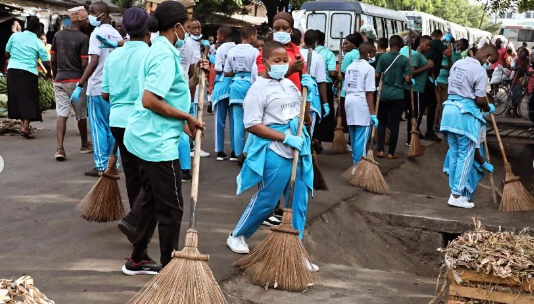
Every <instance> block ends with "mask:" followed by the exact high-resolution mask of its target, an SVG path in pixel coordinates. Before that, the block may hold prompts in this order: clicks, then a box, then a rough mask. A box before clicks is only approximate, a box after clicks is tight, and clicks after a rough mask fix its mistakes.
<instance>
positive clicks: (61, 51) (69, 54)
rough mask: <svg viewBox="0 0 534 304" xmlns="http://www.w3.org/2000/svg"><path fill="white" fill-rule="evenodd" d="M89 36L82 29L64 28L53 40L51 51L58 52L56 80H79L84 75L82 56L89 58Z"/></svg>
mask: <svg viewBox="0 0 534 304" xmlns="http://www.w3.org/2000/svg"><path fill="white" fill-rule="evenodd" d="M88 49H89V37H87V36H86V35H85V34H84V33H82V32H81V31H73V30H69V29H64V30H61V31H59V32H58V33H57V34H56V36H55V37H54V41H53V42H52V50H51V53H55V54H56V64H57V75H55V77H56V78H55V80H56V81H69V82H71V81H72V82H74V81H78V80H79V79H80V78H81V77H82V75H83V69H82V58H88V55H87V51H88Z"/></svg>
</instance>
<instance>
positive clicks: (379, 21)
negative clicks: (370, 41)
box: [375, 17, 387, 38]
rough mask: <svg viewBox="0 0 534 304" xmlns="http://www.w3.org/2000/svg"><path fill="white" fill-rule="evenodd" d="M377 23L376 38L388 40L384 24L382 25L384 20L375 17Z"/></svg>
mask: <svg viewBox="0 0 534 304" xmlns="http://www.w3.org/2000/svg"><path fill="white" fill-rule="evenodd" d="M375 22H376V27H375V28H376V37H377V38H387V37H386V35H385V34H384V24H383V23H382V18H378V17H375Z"/></svg>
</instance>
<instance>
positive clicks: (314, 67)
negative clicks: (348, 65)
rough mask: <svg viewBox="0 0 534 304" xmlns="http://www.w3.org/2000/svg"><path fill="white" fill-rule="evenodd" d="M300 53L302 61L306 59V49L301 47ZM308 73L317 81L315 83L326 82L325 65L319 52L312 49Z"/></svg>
mask: <svg viewBox="0 0 534 304" xmlns="http://www.w3.org/2000/svg"><path fill="white" fill-rule="evenodd" d="M300 55H301V56H302V58H303V59H304V62H306V61H307V60H308V49H304V48H301V49H300ZM310 75H311V77H313V78H314V79H315V81H317V83H321V82H326V65H325V63H324V58H323V56H321V54H319V53H317V52H316V51H313V53H312V58H311V65H310Z"/></svg>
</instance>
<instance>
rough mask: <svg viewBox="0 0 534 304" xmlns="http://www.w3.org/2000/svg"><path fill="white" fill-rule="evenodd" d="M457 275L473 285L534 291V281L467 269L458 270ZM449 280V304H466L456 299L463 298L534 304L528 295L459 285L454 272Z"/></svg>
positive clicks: (502, 303)
mask: <svg viewBox="0 0 534 304" xmlns="http://www.w3.org/2000/svg"><path fill="white" fill-rule="evenodd" d="M456 273H457V274H459V275H460V277H461V278H462V281H464V282H469V283H473V284H480V283H485V284H490V285H500V286H505V287H514V288H521V289H522V290H523V291H525V292H533V291H534V279H530V280H528V281H517V280H515V279H513V278H506V279H502V278H499V277H495V276H489V275H485V274H482V273H479V272H475V271H471V270H467V269H458V270H456ZM447 277H448V280H449V283H450V284H449V301H448V302H447V304H465V302H464V301H460V300H456V299H455V297H463V298H469V299H474V300H485V301H490V302H492V303H501V304H534V296H527V295H517V294H510V293H505V292H500V291H489V290H487V289H484V288H474V287H469V286H463V285H458V284H457V283H456V280H455V278H454V275H453V274H452V271H449V273H448V275H447Z"/></svg>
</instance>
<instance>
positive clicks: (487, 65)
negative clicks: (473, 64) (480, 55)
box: [482, 57, 491, 70]
mask: <svg viewBox="0 0 534 304" xmlns="http://www.w3.org/2000/svg"><path fill="white" fill-rule="evenodd" d="M482 67H483V68H485V69H486V70H489V69H490V67H491V63H490V61H489V57H488V60H486V63H484V64H483V65H482Z"/></svg>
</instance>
